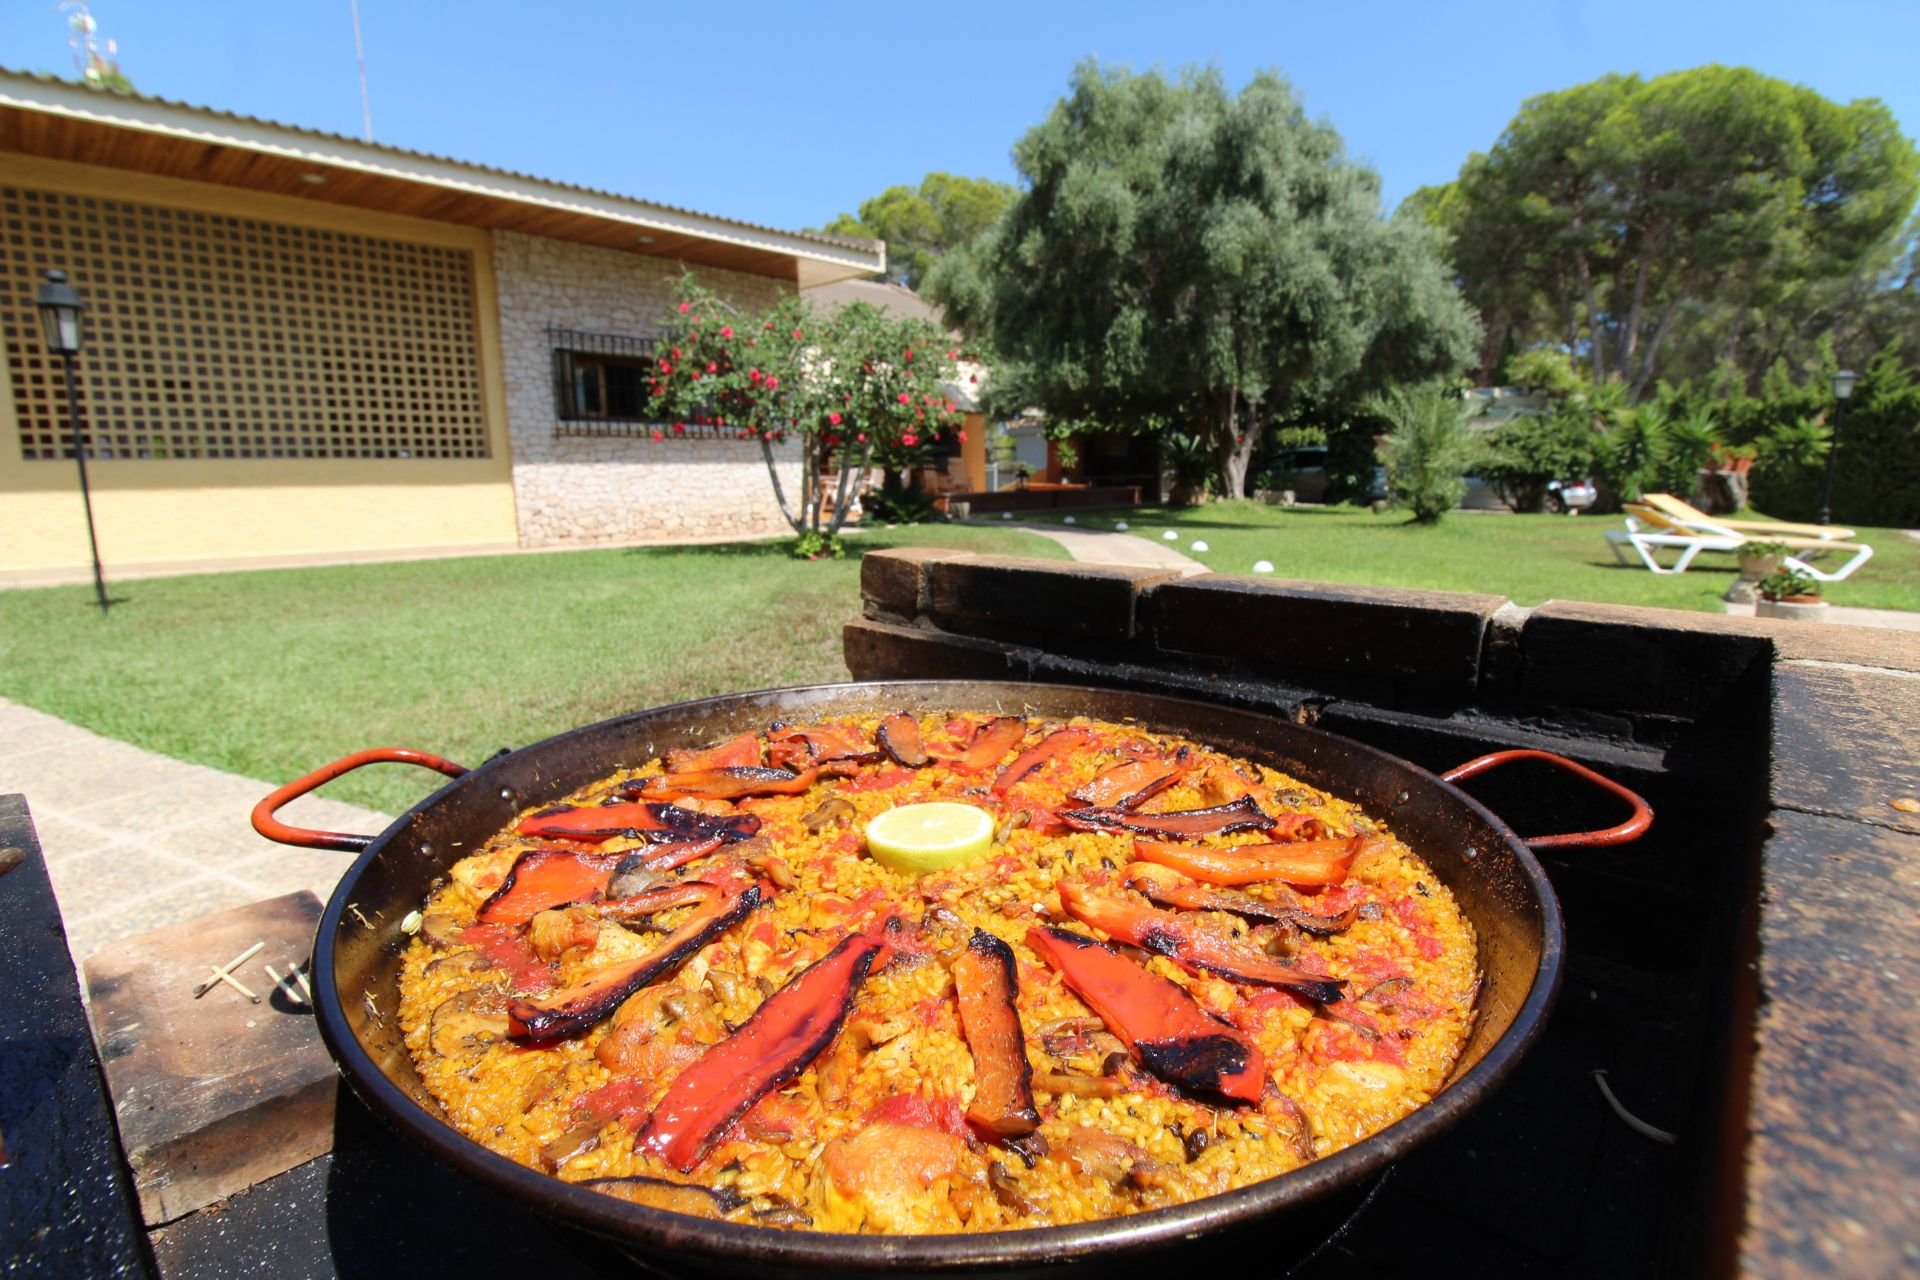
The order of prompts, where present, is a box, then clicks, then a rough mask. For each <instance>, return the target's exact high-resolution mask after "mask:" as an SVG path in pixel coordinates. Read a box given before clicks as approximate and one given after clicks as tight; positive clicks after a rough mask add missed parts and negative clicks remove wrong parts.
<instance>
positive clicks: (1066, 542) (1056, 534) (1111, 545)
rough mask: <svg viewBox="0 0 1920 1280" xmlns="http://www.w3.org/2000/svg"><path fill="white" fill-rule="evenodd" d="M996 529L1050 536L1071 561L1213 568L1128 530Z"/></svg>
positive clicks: (1185, 571)
mask: <svg viewBox="0 0 1920 1280" xmlns="http://www.w3.org/2000/svg"><path fill="white" fill-rule="evenodd" d="M993 527H994V528H996V529H1019V530H1021V531H1023V532H1025V533H1037V534H1039V535H1040V536H1041V537H1043V538H1051V539H1052V540H1053V541H1055V542H1057V543H1059V544H1060V545H1061V546H1063V547H1065V548H1066V549H1067V552H1068V554H1069V555H1071V556H1072V557H1073V558H1074V559H1075V560H1079V561H1082V562H1083V563H1086V564H1117V565H1128V566H1135V565H1144V566H1146V567H1148V568H1153V569H1171V570H1173V571H1174V572H1175V573H1178V574H1181V575H1183V576H1186V577H1192V576H1193V575H1194V574H1196V573H1212V572H1213V570H1211V569H1209V568H1207V566H1205V565H1203V564H1201V563H1200V562H1199V561H1198V560H1195V559H1194V558H1193V557H1191V556H1185V555H1182V554H1180V553H1179V552H1178V551H1175V550H1174V549H1173V547H1172V546H1171V545H1162V544H1161V543H1158V542H1149V541H1148V540H1147V539H1145V538H1136V537H1134V536H1133V535H1132V534H1130V533H1100V532H1096V531H1094V530H1091V529H1063V528H1061V527H1060V526H1059V525H1053V524H998V525H994V526H993Z"/></svg>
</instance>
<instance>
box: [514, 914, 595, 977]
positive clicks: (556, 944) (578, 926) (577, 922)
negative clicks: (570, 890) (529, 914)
mask: <svg viewBox="0 0 1920 1280" xmlns="http://www.w3.org/2000/svg"><path fill="white" fill-rule="evenodd" d="M599 941H600V921H599V920H598V919H597V918H595V916H594V914H593V909H592V908H591V907H551V908H549V909H547V910H545V911H542V912H539V913H538V914H536V915H535V916H534V917H533V919H532V921H530V922H529V923H528V925H527V942H528V943H529V944H531V945H532V947H533V952H534V954H535V955H537V956H539V957H540V958H541V959H542V960H545V961H546V962H547V963H548V964H552V963H553V962H554V961H555V960H559V959H561V958H563V957H565V956H570V955H584V954H585V953H586V952H589V951H591V950H593V948H594V946H595V945H596V944H597V943H598V942H599Z"/></svg>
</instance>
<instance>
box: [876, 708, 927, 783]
mask: <svg viewBox="0 0 1920 1280" xmlns="http://www.w3.org/2000/svg"><path fill="white" fill-rule="evenodd" d="M873 740H874V741H875V742H877V743H879V744H880V749H881V750H882V751H884V752H886V753H887V756H888V757H889V758H890V759H891V760H892V761H893V762H894V763H895V764H898V765H905V766H906V767H907V768H909V769H918V768H921V767H922V766H924V765H925V764H926V763H927V760H928V756H927V749H926V747H925V746H923V745H921V742H920V722H919V721H918V720H915V719H914V718H913V717H912V716H910V715H908V714H907V713H906V712H904V711H896V712H895V713H894V714H892V715H890V716H888V717H887V718H886V719H885V720H882V721H881V722H880V727H879V728H878V729H875V730H874V732H873Z"/></svg>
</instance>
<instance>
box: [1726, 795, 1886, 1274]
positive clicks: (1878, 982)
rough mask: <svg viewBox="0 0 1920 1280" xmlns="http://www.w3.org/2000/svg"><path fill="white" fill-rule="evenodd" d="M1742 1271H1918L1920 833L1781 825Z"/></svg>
mask: <svg viewBox="0 0 1920 1280" xmlns="http://www.w3.org/2000/svg"><path fill="white" fill-rule="evenodd" d="M1773 827H1774V830H1773V835H1772V837H1771V838H1770V839H1769V840H1768V841H1767V843H1766V846H1765V848H1764V850H1763V852H1762V875H1763V878H1764V887H1765V894H1766V897H1765V910H1764V911H1763V912H1762V914H1761V922H1760V993H1761V1003H1760V1016H1759V1025H1758V1027H1757V1030H1756V1039H1757V1045H1756V1049H1755V1056H1754V1073H1753V1087H1752V1108H1753V1109H1752V1113H1751V1116H1750V1119H1749V1128H1750V1137H1749V1142H1748V1147H1747V1214H1746V1226H1745V1230H1744V1232H1743V1234H1742V1238H1741V1241H1740V1261H1741V1269H1742V1270H1743V1271H1744V1272H1746V1273H1747V1274H1751V1275H1764V1276H1911V1275H1914V1274H1916V1273H1920V1225H1916V1224H1920V1094H1916V1088H1915V1080H1916V1075H1915V1065H1914V1064H1915V1060H1916V1054H1917V1053H1920V1034H1916V1018H1915V1015H1914V1006H1913V992H1914V990H1915V989H1916V987H1920V947H1916V946H1915V945H1914V940H1913V922H1914V921H1915V920H1916V919H1920V837H1915V836H1912V835H1909V834H1907V833H1905V832H1901V831H1890V830H1888V829H1886V828H1884V827H1875V826H1870V825H1868V824H1866V823H1861V822H1848V821H1844V820H1841V819H1838V818H1828V817H1821V816H1816V815H1812V814H1802V813H1790V812H1781V813H1776V814H1774V816H1773Z"/></svg>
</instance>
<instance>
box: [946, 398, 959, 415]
mask: <svg viewBox="0 0 1920 1280" xmlns="http://www.w3.org/2000/svg"><path fill="white" fill-rule="evenodd" d="M947 412H948V413H958V412H960V406H959V405H957V404H955V403H954V402H953V401H951V400H949V401H947Z"/></svg>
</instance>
